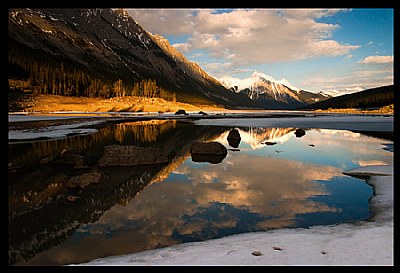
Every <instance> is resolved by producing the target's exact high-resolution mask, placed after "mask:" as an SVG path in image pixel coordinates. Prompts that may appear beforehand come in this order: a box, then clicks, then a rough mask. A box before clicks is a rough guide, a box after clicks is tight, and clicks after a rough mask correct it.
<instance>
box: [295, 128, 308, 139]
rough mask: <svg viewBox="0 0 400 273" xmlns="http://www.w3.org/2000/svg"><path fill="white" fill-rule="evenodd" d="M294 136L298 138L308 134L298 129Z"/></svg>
mask: <svg viewBox="0 0 400 273" xmlns="http://www.w3.org/2000/svg"><path fill="white" fill-rule="evenodd" d="M294 134H295V135H296V137H302V136H304V135H305V134H306V131H304V130H303V129H300V128H298V129H296V132H294Z"/></svg>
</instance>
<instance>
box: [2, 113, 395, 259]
mask: <svg viewBox="0 0 400 273" xmlns="http://www.w3.org/2000/svg"><path fill="white" fill-rule="evenodd" d="M231 129H232V128H229V127H216V126H207V127H205V126H194V125H189V124H182V123H177V122H176V121H174V120H170V121H145V122H143V121H141V122H130V123H121V124H116V125H113V126H108V127H105V128H102V129H100V130H99V131H98V132H97V133H96V134H93V135H87V136H74V137H71V138H67V139H61V140H53V141H42V142H34V143H31V144H18V145H9V155H10V156H9V163H12V164H14V165H15V166H18V168H15V169H12V170H11V171H9V225H10V229H9V230H10V234H9V263H10V264H69V263H79V262H84V261H88V260H91V259H95V258H99V257H104V256H110V255H120V254H125V253H131V252H138V251H142V250H146V249H153V248H157V247H162V246H169V245H174V244H177V243H181V242H187V241H201V240H205V239H210V238H217V237H221V236H225V235H229V234H236V233H242V232H250V231H259V230H268V229H271V228H282V227H297V226H303V227H304V226H310V225H315V224H333V223H338V222H346V221H356V220H360V219H366V218H368V216H369V210H368V199H369V198H370V197H371V195H372V189H371V187H370V186H368V185H367V184H366V183H365V182H364V181H362V180H359V179H355V178H351V177H347V176H344V175H342V172H343V171H344V170H348V169H350V168H353V167H358V166H361V165H368V164H376V163H381V164H390V163H391V161H392V160H393V154H392V153H391V152H389V151H386V150H384V149H382V147H381V146H382V140H381V139H379V138H373V137H367V136H364V135H362V134H360V133H353V132H350V131H337V130H318V129H313V130H306V135H305V136H304V137H302V138H296V136H295V135H294V132H295V130H296V128H237V129H238V130H239V133H240V136H241V142H240V144H239V147H238V148H239V150H238V151H228V155H227V157H226V158H225V159H224V160H223V161H222V162H221V163H220V164H209V163H197V162H193V161H192V160H191V158H190V153H189V151H190V146H191V144H192V143H193V142H196V141H218V142H220V143H222V144H223V145H225V147H227V148H229V143H228V141H227V139H226V137H227V135H228V133H229V131H230V130H231ZM265 142H276V145H273V146H268V145H265V144H264V143H265ZM388 142H390V141H387V140H386V141H385V144H388ZM111 144H122V145H137V146H143V147H147V146H148V147H154V148H159V149H161V150H162V152H163V153H164V154H165V155H168V158H169V163H168V164H159V165H151V166H141V167H113V168H98V167H97V164H96V163H97V161H98V160H99V158H100V157H101V155H102V151H103V149H104V146H106V145H111ZM310 144H312V146H310ZM71 147H77V149H78V150H80V151H84V153H85V154H86V155H87V157H88V158H89V159H90V160H89V162H90V164H89V168H88V169H83V170H76V169H73V168H72V167H68V166H64V165H63V166H58V165H43V164H40V163H39V162H40V160H41V159H42V158H44V157H47V156H50V155H53V154H58V153H60V152H61V151H62V150H63V149H69V148H71ZM89 172H99V173H101V174H102V177H106V179H104V181H103V180H102V181H101V183H98V184H93V185H89V186H88V187H86V188H82V189H78V190H77V189H72V190H71V189H67V188H66V187H65V185H66V181H67V180H68V178H70V177H71V176H74V175H80V174H83V173H89ZM70 195H73V196H77V197H79V199H78V201H76V202H69V201H67V200H66V197H68V196H70Z"/></svg>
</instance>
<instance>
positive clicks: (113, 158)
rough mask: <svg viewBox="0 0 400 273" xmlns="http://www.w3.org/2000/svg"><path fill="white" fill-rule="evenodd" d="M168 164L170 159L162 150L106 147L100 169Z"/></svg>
mask: <svg viewBox="0 0 400 273" xmlns="http://www.w3.org/2000/svg"><path fill="white" fill-rule="evenodd" d="M162 163H168V157H167V156H165V155H163V154H162V153H161V150H160V149H156V148H152V147H138V146H132V145H109V146H105V147H104V153H103V156H102V157H101V158H100V160H99V162H98V163H97V164H98V166H99V167H112V166H120V167H125V166H138V165H152V164H162Z"/></svg>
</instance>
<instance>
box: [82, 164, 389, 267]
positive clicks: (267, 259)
mask: <svg viewBox="0 0 400 273" xmlns="http://www.w3.org/2000/svg"><path fill="white" fill-rule="evenodd" d="M346 174H348V175H350V174H351V175H363V176H368V177H369V178H368V180H367V183H369V184H371V185H372V186H373V187H374V188H375V196H374V197H373V198H372V199H371V207H372V210H373V211H374V210H375V214H374V216H373V217H372V218H373V221H370V220H368V221H360V222H356V223H345V224H339V225H331V226H314V227H311V228H308V229H307V228H296V229H288V228H285V229H276V230H271V231H265V232H255V233H246V234H239V235H232V236H227V237H223V238H220V239H214V240H208V241H203V242H195V243H185V244H180V245H175V246H171V247H166V248H160V249H154V250H149V251H143V252H139V253H134V254H128V255H121V256H114V257H107V258H100V259H96V260H93V261H91V262H88V263H84V264H79V265H393V264H394V253H393V246H394V241H393V239H394V237H393V235H394V230H393V166H385V165H378V166H368V167H361V168H357V169H353V170H349V171H348V172H346ZM255 252H259V253H260V254H261V255H259V256H255V255H253V254H252V253H255Z"/></svg>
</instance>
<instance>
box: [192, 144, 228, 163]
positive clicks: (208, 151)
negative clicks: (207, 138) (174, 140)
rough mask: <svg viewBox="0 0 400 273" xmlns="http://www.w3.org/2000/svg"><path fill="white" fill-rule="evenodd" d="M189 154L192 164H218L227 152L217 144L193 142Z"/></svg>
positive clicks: (222, 146)
mask: <svg viewBox="0 0 400 273" xmlns="http://www.w3.org/2000/svg"><path fill="white" fill-rule="evenodd" d="M190 153H191V156H192V160H193V161H194V162H209V163H212V164H218V163H221V162H222V160H224V158H225V157H226V155H227V153H228V150H227V149H226V148H225V146H224V145H222V144H221V143H219V142H195V143H193V144H192V147H191V148H190Z"/></svg>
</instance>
